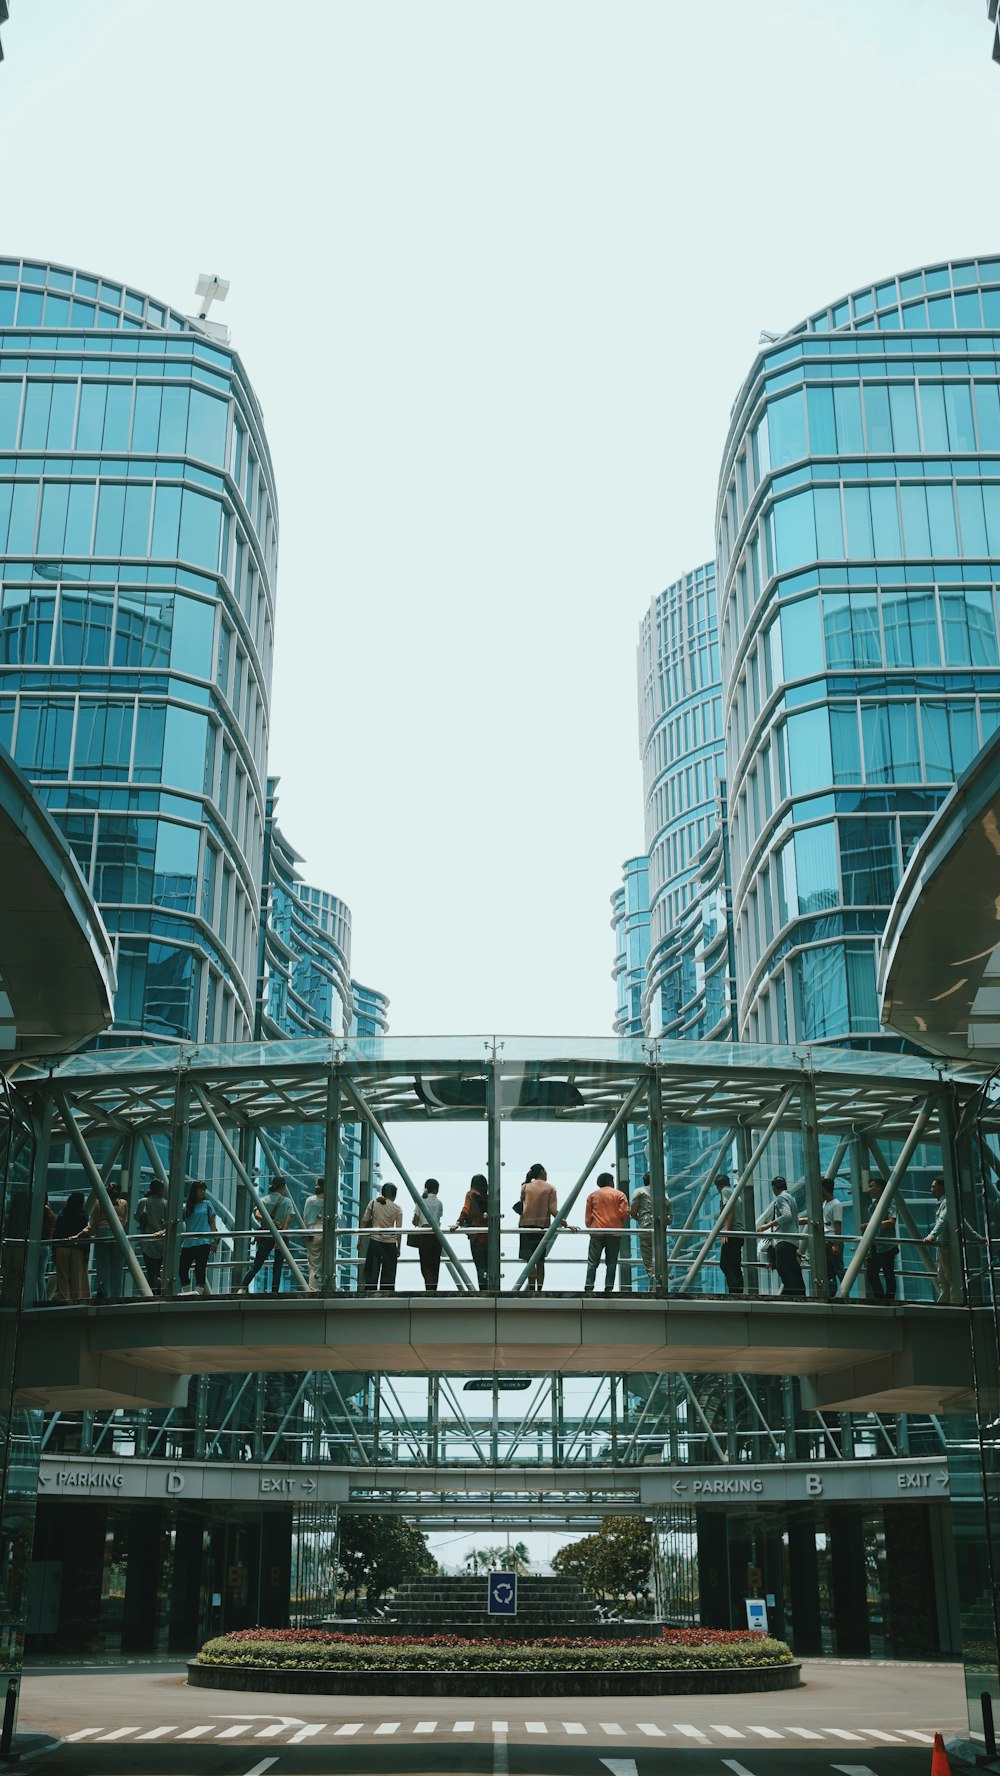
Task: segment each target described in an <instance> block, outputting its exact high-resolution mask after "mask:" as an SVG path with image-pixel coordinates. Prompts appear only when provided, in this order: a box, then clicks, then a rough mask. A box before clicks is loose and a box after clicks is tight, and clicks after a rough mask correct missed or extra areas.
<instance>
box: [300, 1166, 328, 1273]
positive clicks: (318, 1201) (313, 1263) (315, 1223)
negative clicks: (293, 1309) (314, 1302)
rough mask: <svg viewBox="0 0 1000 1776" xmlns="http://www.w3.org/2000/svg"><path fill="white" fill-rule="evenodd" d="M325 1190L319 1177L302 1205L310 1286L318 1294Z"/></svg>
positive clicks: (321, 1270)
mask: <svg viewBox="0 0 1000 1776" xmlns="http://www.w3.org/2000/svg"><path fill="white" fill-rule="evenodd" d="M323 1192H324V1185H323V1180H322V1178H317V1179H316V1182H315V1184H314V1185H313V1192H312V1195H311V1196H307V1197H306V1200H305V1202H304V1203H303V1205H302V1225H303V1226H304V1228H305V1230H306V1263H307V1264H308V1266H309V1288H310V1291H311V1293H312V1294H313V1295H318V1294H319V1292H320V1289H321V1288H322V1286H323Z"/></svg>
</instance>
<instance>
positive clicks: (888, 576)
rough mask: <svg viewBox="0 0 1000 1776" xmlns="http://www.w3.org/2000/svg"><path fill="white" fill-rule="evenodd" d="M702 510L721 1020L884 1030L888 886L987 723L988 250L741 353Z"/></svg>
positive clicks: (997, 438)
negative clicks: (710, 542)
mask: <svg viewBox="0 0 1000 1776" xmlns="http://www.w3.org/2000/svg"><path fill="white" fill-rule="evenodd" d="M994 326H995V327H996V328H997V329H998V331H997V333H995V334H994V333H992V332H990V331H987V329H989V328H991V327H994ZM717 517H718V549H719V556H718V559H719V573H720V587H721V591H720V611H721V654H722V677H723V681H724V686H725V696H724V711H725V755H726V775H727V778H728V783H729V798H730V824H729V834H730V846H731V857H732V881H733V918H734V925H735V950H736V956H735V969H736V984H737V1003H738V1030H739V1035H740V1036H741V1037H742V1038H744V1039H747V1040H750V1041H755V1040H756V1041H761V1042H786V1041H800V1040H816V1041H834V1042H837V1041H840V1042H847V1041H850V1042H853V1043H858V1042H859V1041H860V1042H862V1043H871V1044H888V1045H889V1046H892V1047H898V1046H899V1040H898V1038H896V1037H893V1036H890V1035H888V1034H887V1033H885V1032H882V1031H881V1030H880V1028H879V1021H878V1005H877V998H876V992H875V958H876V948H877V943H878V940H879V937H880V935H881V932H882V929H883V926H884V923H885V919H886V915H887V912H888V907H889V903H890V902H891V900H892V897H893V894H894V892H895V889H896V886H897V883H898V881H899V878H900V875H901V873H902V870H903V867H904V866H905V863H906V860H907V857H908V855H909V853H910V850H911V849H912V847H913V845H914V843H915V841H916V839H917V837H918V836H919V834H920V832H921V831H922V829H923V827H924V825H925V824H926V822H927V820H928V818H929V817H930V815H931V813H932V812H933V810H934V809H935V808H936V807H937V806H938V804H939V803H940V801H941V800H942V799H943V798H944V796H945V795H946V794H947V792H948V789H949V788H950V787H951V785H952V783H953V782H954V780H955V777H956V776H957V775H958V774H959V772H961V771H962V770H963V769H964V768H965V766H966V765H967V764H968V763H969V762H970V760H971V759H972V758H973V757H974V755H975V753H976V752H977V751H978V750H979V747H980V745H981V744H982V743H983V741H984V740H985V739H987V738H988V737H989V735H990V734H991V733H993V731H994V730H995V729H996V728H997V727H998V726H1000V639H998V638H1000V629H998V612H997V604H996V597H997V581H998V578H1000V260H985V261H979V262H978V263H977V262H974V261H969V262H964V263H960V264H951V265H939V266H933V267H930V268H927V269H926V270H921V271H915V272H910V273H907V274H905V275H904V276H901V277H898V278H893V279H891V280H888V281H887V282H885V283H882V284H878V285H872V286H867V287H866V288H865V289H863V290H861V291H856V292H855V293H854V294H853V295H851V296H849V297H845V298H844V299H843V300H842V301H840V302H837V303H835V304H833V305H832V306H831V307H830V308H829V309H827V310H824V311H822V312H821V313H820V314H819V315H815V316H813V317H812V318H811V319H810V320H809V321H808V322H805V323H803V325H802V326H801V327H799V328H797V329H795V330H794V332H793V333H791V334H789V335H787V336H785V337H784V338H783V339H781V340H779V341H777V342H776V343H775V344H774V345H772V346H768V347H767V348H766V349H765V350H764V351H762V352H761V353H760V355H759V357H758V358H757V360H756V362H755V364H754V367H753V370H752V372H751V374H750V376H749V378H748V379H747V382H746V383H745V385H744V387H743V389H742V390H741V392H740V395H739V397H738V399H737V401H736V404H735V406H734V409H733V420H732V424H731V428H730V433H729V437H728V440H727V446H726V454H725V457H724V462H723V469H722V476H721V481H720V497H719V506H718V514H717Z"/></svg>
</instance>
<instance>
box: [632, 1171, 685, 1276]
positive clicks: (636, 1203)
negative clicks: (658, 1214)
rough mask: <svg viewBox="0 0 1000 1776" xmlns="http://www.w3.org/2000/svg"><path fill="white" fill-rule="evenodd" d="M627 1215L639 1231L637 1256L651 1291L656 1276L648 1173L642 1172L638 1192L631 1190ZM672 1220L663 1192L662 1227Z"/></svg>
mask: <svg viewBox="0 0 1000 1776" xmlns="http://www.w3.org/2000/svg"><path fill="white" fill-rule="evenodd" d="M629 1214H630V1215H631V1218H632V1220H633V1221H634V1222H635V1223H636V1224H637V1226H638V1229H639V1256H640V1258H641V1259H642V1263H643V1269H644V1270H645V1272H646V1275H647V1276H648V1278H649V1286H650V1288H651V1289H652V1288H655V1286H656V1274H655V1271H654V1269H653V1226H654V1222H653V1192H652V1191H651V1190H650V1188H649V1173H648V1172H643V1174H642V1183H641V1184H640V1186H639V1188H638V1190H633V1192H632V1201H631V1203H630V1204H629ZM673 1218H674V1209H673V1204H672V1202H671V1201H670V1198H669V1196H667V1194H666V1192H664V1196H663V1225H664V1227H669V1226H670V1224H671V1222H672V1221H673ZM666 1282H667V1284H668V1286H669V1282H670V1279H669V1277H667V1278H666Z"/></svg>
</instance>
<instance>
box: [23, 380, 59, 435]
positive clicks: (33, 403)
mask: <svg viewBox="0 0 1000 1776" xmlns="http://www.w3.org/2000/svg"><path fill="white" fill-rule="evenodd" d="M51 401H52V384H51V383H50V382H31V381H29V382H28V386H27V388H26V390H25V395H24V418H23V419H22V421H21V449H22V450H44V449H45V440H46V438H47V436H48V430H49V406H50V404H51Z"/></svg>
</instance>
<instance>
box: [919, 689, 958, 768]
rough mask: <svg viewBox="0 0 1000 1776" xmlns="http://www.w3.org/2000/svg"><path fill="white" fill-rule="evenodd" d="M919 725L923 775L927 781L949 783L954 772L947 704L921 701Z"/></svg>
mask: <svg viewBox="0 0 1000 1776" xmlns="http://www.w3.org/2000/svg"><path fill="white" fill-rule="evenodd" d="M920 727H921V732H922V735H923V742H924V776H925V777H926V779H927V781H928V782H929V783H949V782H950V781H951V779H952V777H953V776H954V772H953V771H952V767H951V735H950V733H949V731H948V709H947V706H946V705H945V704H944V703H922V704H921V706H920Z"/></svg>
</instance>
